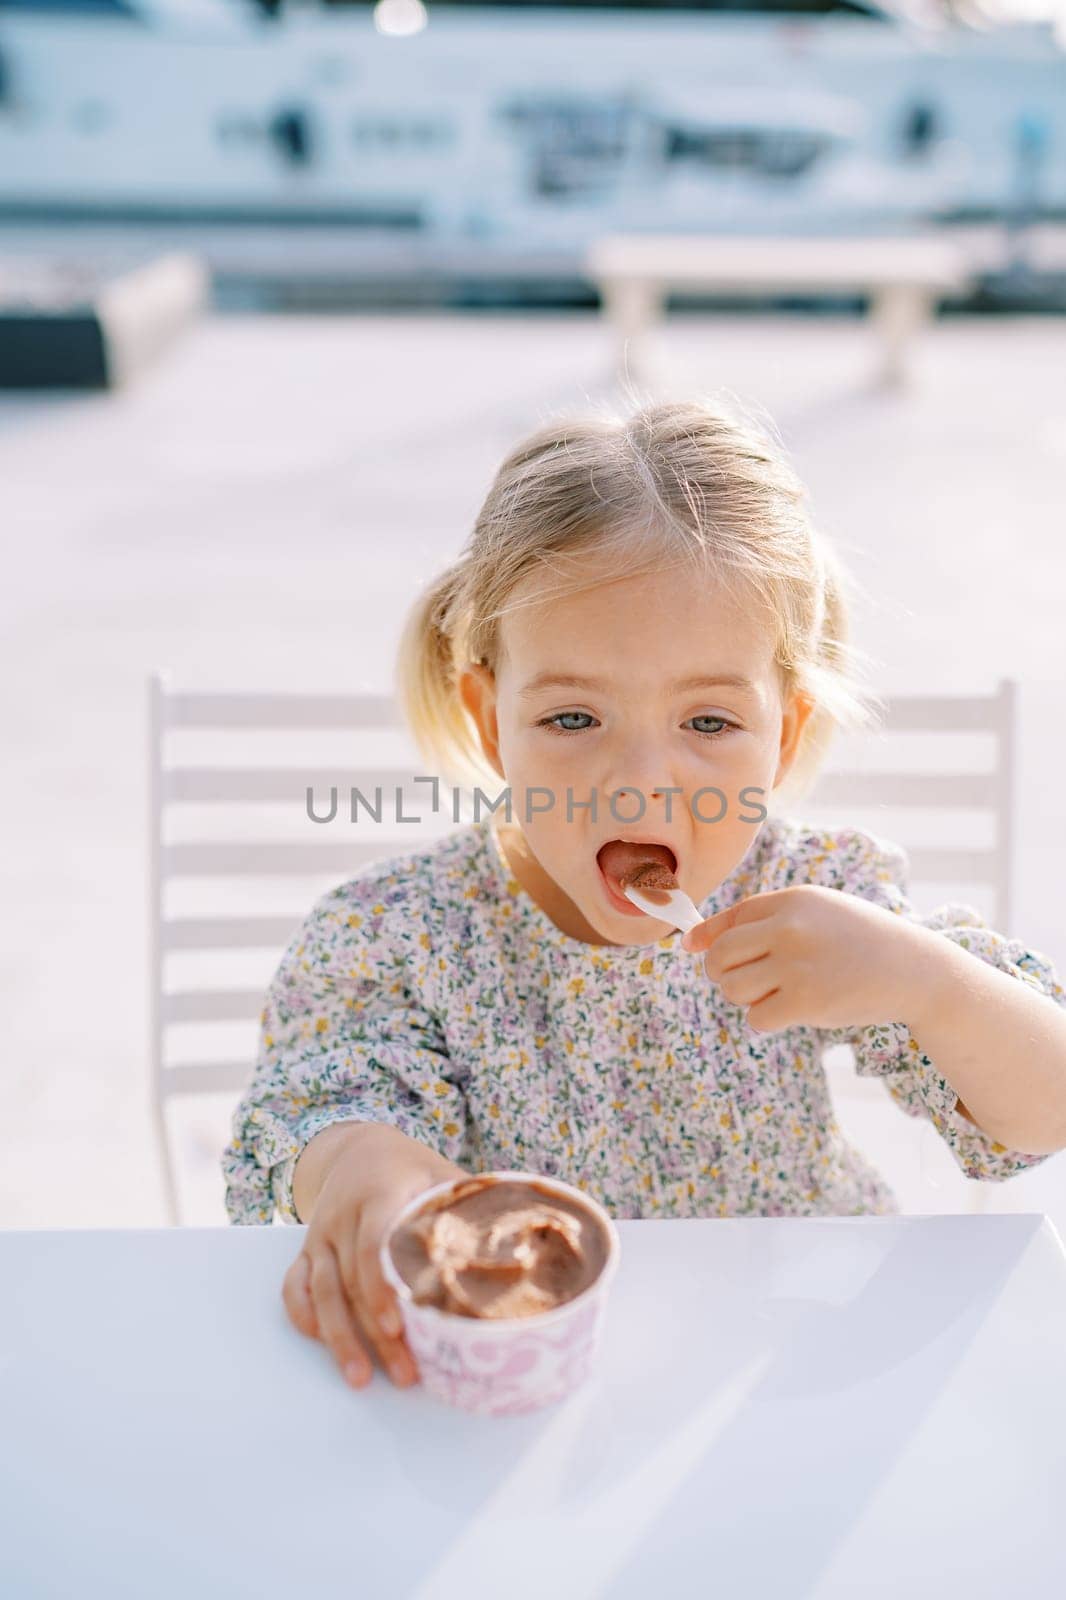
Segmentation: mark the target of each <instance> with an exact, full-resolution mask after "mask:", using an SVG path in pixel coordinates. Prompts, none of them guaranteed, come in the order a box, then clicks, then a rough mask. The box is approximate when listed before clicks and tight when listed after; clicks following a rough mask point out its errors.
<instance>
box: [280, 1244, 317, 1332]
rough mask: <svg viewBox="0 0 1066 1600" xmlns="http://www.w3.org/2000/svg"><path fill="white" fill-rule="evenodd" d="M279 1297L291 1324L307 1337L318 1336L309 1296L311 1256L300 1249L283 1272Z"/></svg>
mask: <svg viewBox="0 0 1066 1600" xmlns="http://www.w3.org/2000/svg"><path fill="white" fill-rule="evenodd" d="M281 1298H282V1300H283V1302H284V1304H285V1309H286V1311H287V1312H288V1313H289V1319H290V1321H291V1322H292V1324H293V1326H294V1327H295V1328H296V1329H297V1330H298V1331H299V1332H300V1333H302V1334H306V1336H307V1338H308V1339H317V1338H319V1328H318V1318H317V1317H316V1316H315V1303H314V1301H313V1300H312V1298H311V1258H310V1256H309V1255H308V1254H307V1252H306V1250H301V1251H300V1254H299V1255H298V1256H297V1257H296V1260H295V1261H294V1262H293V1264H292V1266H291V1267H290V1268H289V1270H288V1272H287V1273H286V1274H285V1278H284V1280H283V1282H282V1285H281Z"/></svg>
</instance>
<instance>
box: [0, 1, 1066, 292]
mask: <svg viewBox="0 0 1066 1600" xmlns="http://www.w3.org/2000/svg"><path fill="white" fill-rule="evenodd" d="M776 3H777V6H778V9H777V10H774V9H772V8H771V7H770V6H765V7H762V6H759V5H758V4H757V0H751V4H750V5H747V6H746V5H745V4H744V0H735V3H734V6H733V7H732V8H731V7H729V6H727V5H725V4H721V5H719V4H706V3H698V0H687V3H685V0H678V3H677V4H674V5H670V4H667V5H648V4H639V3H638V4H629V5H600V4H594V3H585V4H570V5H555V6H546V5H540V4H528V3H527V4H520V5H508V4H501V3H498V0H497V3H492V4H456V3H451V4H441V5H436V4H433V3H432V0H429V3H428V7H423V4H422V0H379V3H378V4H376V5H372V4H352V5H347V6H344V7H343V8H341V7H336V6H333V7H327V6H320V5H311V4H304V5H295V4H289V5H285V4H281V5H280V7H279V8H277V10H276V14H271V12H272V11H273V10H274V8H272V7H271V8H268V9H264V7H263V5H262V4H256V3H255V0H0V218H3V219H6V220H8V221H10V220H11V219H64V218H68V219H77V220H81V221H86V222H94V221H111V222H115V221H119V222H121V221H129V222H156V223H158V222H171V221H178V222H190V223H195V222H200V223H208V222H213V221H225V222H226V223H233V222H245V223H262V222H268V223H272V224H283V223H289V224H304V225H307V226H313V227H316V228H323V229H325V228H328V227H332V226H338V225H341V226H345V225H347V226H354V225H360V226H364V227H373V228H375V229H378V230H380V229H385V230H390V231H394V232H395V233H396V234H397V235H402V236H405V237H407V238H409V239H415V238H418V239H421V240H424V241H425V246H426V248H427V250H431V249H432V248H433V246H434V244H437V245H440V244H442V243H445V242H450V243H452V244H454V243H455V242H457V241H460V242H461V241H464V240H465V241H468V242H477V243H478V244H479V245H480V246H481V247H485V248H487V247H491V246H493V245H495V246H498V247H500V248H501V249H511V250H515V249H537V248H547V249H552V250H555V251H557V252H562V253H563V254H564V255H565V254H567V253H571V252H572V253H573V257H574V259H575V260H576V259H577V256H578V254H579V252H580V251H582V250H583V249H584V247H585V245H586V244H587V243H588V241H589V240H590V239H591V238H593V237H594V236H596V235H598V234H601V233H603V232H604V231H605V230H610V231H615V230H618V229H623V228H634V229H651V228H669V229H671V230H684V229H693V230H697V229H698V230H710V231H713V230H716V229H721V230H723V231H734V230H744V231H751V230H752V229H767V230H786V231H787V230H791V229H802V230H808V231H809V230H817V229H826V230H835V229H841V228H849V229H854V228H856V227H863V226H867V225H870V226H882V225H885V224H888V225H890V226H891V225H894V224H900V225H904V226H905V225H909V224H912V223H915V222H924V221H931V220H934V219H939V220H943V219H960V218H972V219H980V218H988V217H993V218H995V217H1000V216H1002V215H1004V214H1005V213H1008V212H1009V211H1011V210H1012V209H1013V208H1015V207H1016V206H1017V205H1018V204H1019V197H1020V198H1021V201H1022V203H1024V204H1026V205H1028V206H1030V207H1031V208H1032V207H1035V208H1037V209H1038V210H1041V211H1042V212H1044V213H1045V214H1047V215H1051V216H1054V215H1055V214H1056V213H1057V214H1058V215H1059V216H1062V215H1063V214H1064V213H1066V53H1064V51H1063V49H1062V47H1061V45H1060V44H1059V42H1058V41H1057V39H1056V36H1055V32H1054V29H1053V27H1052V25H1051V24H1050V23H1047V24H1044V23H1039V24H1036V23H1027V24H1017V25H1012V26H1002V27H991V26H979V25H976V24H973V23H966V22H963V21H960V20H952V19H951V18H949V17H948V16H946V15H945V14H944V12H943V11H941V10H938V9H936V8H935V7H933V6H932V5H930V6H929V7H926V6H925V5H923V4H921V0H913V3H912V4H911V5H909V6H908V7H907V8H906V9H901V8H900V7H899V6H898V5H895V4H893V6H892V8H891V9H889V8H887V7H886V6H884V5H882V4H880V3H870V0H776ZM782 8H787V9H782ZM412 30H413V31H412ZM1026 186H1027V187H1026Z"/></svg>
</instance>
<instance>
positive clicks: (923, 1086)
mask: <svg viewBox="0 0 1066 1600" xmlns="http://www.w3.org/2000/svg"><path fill="white" fill-rule="evenodd" d="M833 837H834V839H835V848H834V850H832V851H830V852H827V854H828V855H829V856H830V857H831V858H833V877H832V886H833V887H835V888H839V889H843V890H845V891H846V892H847V893H849V894H857V895H861V896H862V897H863V898H864V899H866V900H872V901H873V902H874V903H875V904H876V905H880V906H883V907H884V908H885V909H886V910H888V911H892V912H895V913H896V914H897V915H899V916H902V917H907V918H909V919H910V920H911V921H912V922H915V923H918V924H919V925H920V926H922V927H924V928H929V929H931V930H933V931H934V932H937V933H942V934H943V935H944V937H945V938H946V939H952V940H954V941H955V943H956V944H959V945H961V946H962V948H963V949H964V950H969V951H970V952H971V954H973V955H975V956H977V957H978V958H979V959H980V960H981V961H987V962H989V963H990V965H992V966H994V967H997V968H998V969H999V971H1000V972H1005V973H1007V974H1008V975H1009V976H1010V977H1012V978H1015V979H1017V981H1018V982H1019V983H1027V984H1029V985H1030V986H1031V987H1032V988H1033V989H1035V990H1036V992H1037V993H1038V994H1045V995H1048V996H1050V997H1051V999H1053V1000H1055V1001H1056V1002H1057V1004H1059V1005H1061V1006H1064V1007H1066V989H1064V988H1063V986H1062V984H1061V983H1060V982H1059V980H1058V977H1057V975H1056V972H1055V969H1054V967H1053V965H1052V963H1051V961H1050V960H1049V959H1048V958H1047V956H1045V955H1042V954H1041V953H1040V952H1039V951H1038V950H1030V949H1029V948H1028V947H1027V946H1026V945H1025V943H1024V942H1023V941H1021V940H1019V939H1008V938H1007V937H1006V935H1005V934H1002V933H997V932H996V930H995V929H993V928H990V927H989V926H988V925H987V923H986V922H985V920H984V918H983V917H982V916H981V914H980V912H979V911H977V910H975V909H974V907H973V906H970V905H960V904H956V903H954V902H952V903H950V904H946V905H942V906H939V907H938V908H937V909H936V910H935V911H931V912H929V913H928V914H927V915H919V914H918V912H917V911H916V910H915V909H914V907H913V906H912V905H911V902H910V900H909V898H908V882H909V876H910V872H909V861H908V857H907V853H906V851H905V850H904V849H902V848H901V846H899V845H897V844H894V843H892V842H890V841H889V840H886V839H882V838H880V837H878V836H877V835H875V834H870V833H867V832H865V831H864V830H862V829H858V828H849V829H846V830H842V831H840V832H839V833H837V834H836V835H835V836H833ZM822 881H823V882H825V881H829V880H827V879H822ZM817 1031H818V1034H819V1037H820V1041H821V1043H822V1045H823V1046H829V1045H832V1044H848V1045H850V1046H851V1048H852V1050H853V1052H854V1055H855V1070H856V1072H857V1073H859V1075H860V1076H862V1077H878V1078H880V1079H881V1080H882V1082H883V1083H884V1085H885V1088H886V1089H887V1090H888V1093H889V1094H890V1095H891V1096H892V1098H893V1100H894V1101H895V1102H896V1104H897V1105H898V1106H900V1108H901V1109H902V1110H903V1111H904V1112H906V1113H907V1115H908V1116H912V1117H922V1116H924V1117H927V1118H928V1119H929V1121H930V1122H931V1123H932V1124H933V1126H934V1128H935V1129H936V1131H937V1133H938V1134H939V1135H940V1137H941V1138H942V1139H943V1140H944V1142H945V1144H946V1145H947V1146H948V1148H949V1149H950V1150H951V1153H952V1155H953V1156H954V1158H955V1160H956V1161H957V1162H958V1165H959V1166H960V1167H961V1169H962V1171H963V1172H964V1173H965V1174H966V1176H967V1177H968V1178H982V1179H986V1180H989V1181H997V1180H1002V1179H1004V1178H1010V1177H1013V1176H1014V1175H1015V1174H1016V1173H1019V1172H1022V1171H1024V1170H1025V1169H1026V1168H1027V1167H1035V1166H1037V1165H1039V1163H1040V1162H1041V1161H1045V1160H1046V1159H1047V1155H1046V1154H1045V1155H1032V1154H1030V1153H1028V1152H1025V1151H1021V1150H1011V1149H1009V1148H1008V1147H1007V1146H1006V1145H1003V1144H1001V1143H1000V1142H999V1140H998V1139H993V1138H992V1137H991V1135H990V1134H987V1133H985V1132H984V1131H983V1130H982V1129H981V1128H978V1127H977V1126H976V1125H975V1124H974V1123H972V1122H971V1121H970V1120H969V1118H968V1117H966V1116H964V1115H963V1113H962V1112H961V1111H959V1109H958V1096H957V1095H956V1093H955V1090H954V1089H953V1088H952V1087H951V1085H950V1084H949V1083H948V1081H947V1080H946V1078H944V1077H943V1076H942V1075H941V1074H940V1073H939V1072H938V1071H937V1068H936V1064H935V1062H933V1061H931V1060H930V1059H929V1057H928V1056H927V1055H926V1054H925V1053H924V1051H922V1050H921V1049H920V1047H919V1045H918V1041H917V1040H916V1039H915V1038H913V1037H912V1035H911V1031H910V1028H909V1027H908V1026H907V1024H906V1023H905V1022H890V1023H883V1024H876V1025H874V1026H871V1027H866V1028H860V1029H855V1028H820V1029H818V1030H817Z"/></svg>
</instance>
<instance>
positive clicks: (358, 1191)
mask: <svg viewBox="0 0 1066 1600" xmlns="http://www.w3.org/2000/svg"><path fill="white" fill-rule="evenodd" d="M337 1131H338V1130H337V1129H336V1128H333V1129H326V1130H324V1132H325V1133H327V1134H328V1133H333V1134H336V1133H337ZM346 1135H347V1136H346V1137H343V1138H341V1139H340V1141H339V1142H337V1144H336V1148H335V1152H334V1153H332V1154H331V1156H330V1160H329V1165H328V1167H327V1168H326V1171H325V1174H324V1176H323V1178H322V1180H321V1185H320V1187H319V1188H318V1191H317V1195H316V1198H315V1201H314V1209H313V1210H312V1212H311V1217H310V1221H309V1223H308V1228H307V1236H306V1238H305V1240H304V1246H303V1249H302V1250H301V1251H300V1254H299V1255H298V1256H297V1257H296V1260H295V1261H294V1262H293V1264H292V1266H291V1267H290V1268H289V1270H288V1272H287V1273H286V1275H285V1281H284V1283H283V1285H282V1300H283V1301H284V1304H285V1309H286V1310H287V1311H288V1313H289V1317H290V1318H291V1320H292V1322H293V1324H294V1325H295V1326H296V1327H297V1328H298V1329H299V1331H300V1332H301V1333H303V1334H306V1335H307V1337H308V1338H311V1339H321V1340H322V1342H323V1343H324V1344H325V1345H327V1346H328V1347H329V1349H330V1350H331V1351H332V1353H333V1356H334V1358H335V1360H336V1362H337V1365H338V1366H339V1367H340V1369H341V1372H342V1374H343V1376H344V1377H345V1378H346V1379H347V1381H348V1382H349V1383H350V1384H352V1386H353V1387H354V1388H357V1389H362V1388H365V1386H366V1385H367V1384H368V1383H369V1382H370V1379H371V1376H372V1375H373V1370H374V1369H373V1364H372V1362H371V1358H370V1351H371V1349H372V1348H373V1349H374V1350H376V1351H377V1354H378V1357H379V1358H380V1361H381V1364H382V1366H383V1367H384V1368H385V1370H386V1371H387V1372H388V1374H389V1377H390V1378H391V1379H392V1381H393V1383H395V1384H398V1385H400V1386H405V1385H407V1384H411V1383H416V1382H417V1381H418V1368H417V1367H416V1365H415V1361H414V1357H413V1356H412V1355H411V1352H410V1350H409V1348H408V1346H407V1342H406V1340H405V1339H404V1337H403V1323H402V1321H401V1317H400V1308H399V1306H398V1305H397V1303H396V1297H395V1295H394V1293H393V1291H392V1290H391V1289H390V1288H389V1287H388V1285H387V1284H386V1282H385V1280H384V1278H383V1277H382V1275H381V1267H380V1264H379V1261H378V1251H379V1250H380V1248H381V1241H382V1239H383V1238H384V1237H385V1233H386V1231H387V1230H388V1227H389V1224H390V1223H391V1221H392V1219H393V1217H394V1216H395V1215H396V1213H397V1212H398V1211H399V1210H400V1208H401V1207H402V1206H403V1205H404V1204H405V1203H406V1202H407V1201H408V1200H410V1199H411V1198H412V1197H413V1196H414V1195H416V1194H421V1193H422V1191H423V1190H424V1189H429V1188H432V1186H433V1185H434V1184H437V1183H443V1182H444V1181H445V1180H446V1179H450V1178H461V1177H467V1176H468V1174H467V1173H466V1172H464V1170H463V1168H462V1167H457V1166H455V1165H454V1164H453V1163H452V1162H451V1161H447V1160H445V1158H444V1157H443V1156H441V1155H438V1154H437V1153H436V1151H434V1150H431V1149H430V1148H429V1147H428V1145H423V1144H421V1143H419V1141H418V1140H416V1139H409V1138H407V1136H406V1135H405V1134H402V1133H400V1132H399V1130H398V1129H396V1128H392V1127H388V1126H386V1125H385V1124H376V1123H357V1124H352V1125H351V1126H350V1127H348V1128H347V1129H346ZM317 1137H319V1138H322V1137H323V1135H321V1134H320V1135H318V1136H317ZM314 1142H315V1141H314V1140H312V1141H311V1144H310V1145H308V1146H307V1149H308V1150H310V1148H311V1145H313V1144H314ZM302 1159H303V1157H302V1156H301V1160H302Z"/></svg>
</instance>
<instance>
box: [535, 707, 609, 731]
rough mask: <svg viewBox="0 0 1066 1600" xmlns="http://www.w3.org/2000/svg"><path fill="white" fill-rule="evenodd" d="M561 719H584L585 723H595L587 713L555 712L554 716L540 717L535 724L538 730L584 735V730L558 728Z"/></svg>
mask: <svg viewBox="0 0 1066 1600" xmlns="http://www.w3.org/2000/svg"><path fill="white" fill-rule="evenodd" d="M562 717H584V718H585V720H586V722H594V721H595V718H594V717H590V716H589V714H588V712H587V711H557V712H556V713H555V715H554V716H551V717H541V719H540V721H539V722H538V723H537V727H538V728H550V729H551V731H552V733H584V732H585V729H584V728H563V727H560V725H559V724H560V719H561V718H562Z"/></svg>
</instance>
